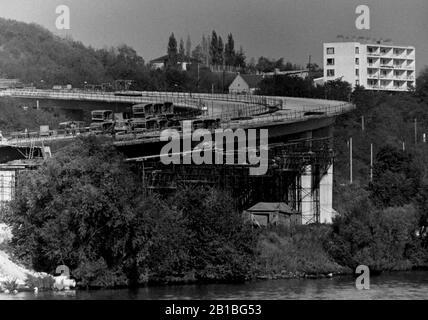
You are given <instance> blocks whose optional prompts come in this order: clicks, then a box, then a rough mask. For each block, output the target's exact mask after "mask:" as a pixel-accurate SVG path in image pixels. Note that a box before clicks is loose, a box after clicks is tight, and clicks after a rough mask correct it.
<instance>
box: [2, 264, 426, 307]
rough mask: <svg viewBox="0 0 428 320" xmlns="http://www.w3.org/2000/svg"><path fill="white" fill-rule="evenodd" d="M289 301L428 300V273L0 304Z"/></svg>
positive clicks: (52, 296) (44, 296)
mask: <svg viewBox="0 0 428 320" xmlns="http://www.w3.org/2000/svg"><path fill="white" fill-rule="evenodd" d="M2 299H3V300H11V299H14V300H92V299H102V300H112V299H116V300H124V299H125V300H153V299H156V300H157V299H160V300H170V299H171V300H175V299H184V300H186V299H192V300H193V299H196V300H198V299H208V300H217V299H221V300H223V299H224V300H229V299H232V300H233V299H242V300H270V299H272V300H289V299H296V300H297V299H310V300H312V299H314V300H325V299H334V300H336V299H338V300H354V299H363V300H367V299H370V300H372V299H415V300H416V299H417V300H420V299H428V272H427V271H414V272H400V273H390V274H383V275H380V276H374V277H372V278H371V279H370V290H363V291H360V290H357V289H356V287H355V281H354V279H353V278H352V277H349V276H346V277H345V276H344V277H337V278H332V279H303V280H271V281H255V282H248V283H245V284H209V285H177V286H160V287H146V288H141V289H139V290H135V291H131V290H100V291H77V292H67V293H51V292H50V293H39V294H37V295H35V294H34V293H28V292H27V293H19V294H17V295H5V294H0V300H2Z"/></svg>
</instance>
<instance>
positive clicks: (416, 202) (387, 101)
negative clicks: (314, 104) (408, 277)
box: [327, 71, 428, 270]
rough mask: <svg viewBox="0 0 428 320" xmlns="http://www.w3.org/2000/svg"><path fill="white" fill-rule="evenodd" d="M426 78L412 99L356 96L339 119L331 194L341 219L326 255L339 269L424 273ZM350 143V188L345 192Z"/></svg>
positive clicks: (427, 261)
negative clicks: (352, 107) (418, 269)
mask: <svg viewBox="0 0 428 320" xmlns="http://www.w3.org/2000/svg"><path fill="white" fill-rule="evenodd" d="M427 75H428V73H427V72H426V71H424V72H423V73H422V74H421V76H420V78H419V79H418V84H419V85H418V89H417V90H416V92H409V93H399V94H388V93H383V92H368V91H364V90H362V88H358V89H357V90H356V91H355V92H354V93H353V97H352V99H353V101H354V103H355V104H356V107H357V108H356V110H354V111H353V112H351V113H348V114H345V115H342V116H340V117H339V118H338V119H337V124H336V127H335V134H334V135H335V150H336V152H337V155H336V161H335V187H334V190H335V208H336V209H337V210H338V211H339V212H340V216H339V217H338V219H336V221H335V222H334V226H333V234H332V241H331V242H329V245H328V246H327V249H328V250H329V252H330V253H331V254H332V256H333V257H334V258H335V259H336V261H338V262H339V263H341V264H342V265H348V266H351V267H355V266H356V265H358V264H367V265H369V266H370V267H371V268H372V269H373V270H389V269H392V270H394V269H408V268H410V267H421V266H427V265H428V235H427V227H428V219H427V216H428V202H427V189H428V181H427V179H426V177H427V172H428V171H427V170H428V165H427V163H428V161H427V159H428V148H427V144H426V143H424V142H423V139H422V135H423V133H424V132H427V129H428V108H427V107H428V100H427V98H426V95H425V90H426V88H425V87H424V86H423V85H420V84H423V83H426V81H427V79H426V78H427ZM415 119H416V124H417V127H416V128H417V131H416V136H415ZM363 121H364V131H363V124H362V122H363ZM350 137H352V138H353V168H354V170H353V175H354V184H352V185H349V184H348V183H349V169H350V168H349V144H348V141H349V138H350ZM403 143H404V148H405V150H403ZM370 144H373V147H374V166H373V180H372V181H370Z"/></svg>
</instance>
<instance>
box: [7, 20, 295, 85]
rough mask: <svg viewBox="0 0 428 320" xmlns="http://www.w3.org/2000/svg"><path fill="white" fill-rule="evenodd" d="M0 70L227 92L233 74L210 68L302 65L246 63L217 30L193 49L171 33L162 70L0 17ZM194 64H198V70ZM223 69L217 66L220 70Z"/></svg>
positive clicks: (51, 78) (129, 53)
mask: <svg viewBox="0 0 428 320" xmlns="http://www.w3.org/2000/svg"><path fill="white" fill-rule="evenodd" d="M0 48H1V50H0V70H1V75H0V76H1V77H5V78H17V79H20V80H21V81H22V82H24V83H25V84H26V85H33V86H35V87H41V88H43V87H52V86H53V85H66V84H72V85H73V86H74V87H79V88H81V87H84V85H85V84H95V85H100V84H103V83H112V82H113V81H114V80H118V79H126V80H133V81H134V83H133V85H132V87H131V89H134V90H168V91H201V92H211V90H212V89H213V87H214V90H215V92H225V91H227V88H228V86H229V84H230V83H231V81H232V80H233V78H234V74H233V73H229V72H226V73H224V74H223V73H219V72H211V70H210V66H221V67H223V66H228V67H231V68H229V70H239V71H241V72H242V73H248V72H253V73H254V72H271V71H274V69H280V70H291V69H300V68H301V67H300V66H297V65H293V64H292V63H290V62H287V63H284V60H283V59H279V60H274V59H273V60H272V59H268V58H265V57H260V59H258V61H256V60H255V59H251V60H250V62H247V58H246V55H245V52H244V50H243V48H242V47H240V48H239V49H236V48H235V40H234V38H233V35H232V34H229V35H228V36H227V40H226V41H223V38H222V37H221V36H218V35H217V33H216V31H213V32H212V34H211V35H210V36H205V35H203V37H202V40H201V42H200V43H199V44H197V45H196V46H195V47H192V43H191V39H190V36H189V37H188V38H187V41H186V42H184V41H183V40H182V39H181V40H180V41H179V43H177V40H176V39H175V37H174V35H171V37H170V39H169V41H168V44H167V41H165V54H167V55H168V56H169V57H170V59H171V61H172V63H169V67H167V68H165V69H163V70H152V69H151V68H150V63H148V61H145V60H144V59H143V58H142V57H141V56H139V55H138V54H137V52H136V51H135V50H134V49H133V48H131V47H129V46H127V45H121V46H119V47H117V48H113V47H112V48H103V49H94V48H92V47H90V46H89V47H88V46H85V45H83V44H82V43H81V42H79V41H75V40H73V39H71V38H61V37H59V36H56V35H54V34H52V33H51V32H50V31H48V30H46V29H45V28H43V27H41V26H38V25H36V24H27V23H22V22H17V21H13V20H6V19H2V18H0ZM178 57H186V58H188V59H192V61H193V62H195V63H194V64H193V65H192V66H191V67H190V70H189V71H188V72H183V71H181V70H180V68H178V67H177V66H176V64H174V61H175V60H176V59H178ZM196 62H199V63H200V65H199V70H198V66H197V64H198V63H196ZM220 69H221V68H220Z"/></svg>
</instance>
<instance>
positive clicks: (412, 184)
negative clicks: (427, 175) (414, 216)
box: [370, 146, 421, 207]
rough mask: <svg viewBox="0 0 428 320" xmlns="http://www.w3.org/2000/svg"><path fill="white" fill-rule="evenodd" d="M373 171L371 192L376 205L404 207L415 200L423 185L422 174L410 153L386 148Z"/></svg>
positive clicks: (379, 153)
mask: <svg viewBox="0 0 428 320" xmlns="http://www.w3.org/2000/svg"><path fill="white" fill-rule="evenodd" d="M373 171H374V178H373V182H372V183H371V184H370V191H371V196H372V199H373V200H374V202H375V204H377V205H379V206H382V207H389V206H403V205H405V204H409V203H410V202H411V201H412V199H415V197H416V195H417V193H418V189H419V187H420V185H421V172H420V170H419V169H418V168H417V167H416V166H415V164H414V163H413V159H412V156H411V155H410V154H409V153H405V152H403V151H401V150H398V149H397V148H393V147H391V146H385V147H383V148H381V149H380V150H379V152H378V154H377V156H376V162H375V164H374V170H373Z"/></svg>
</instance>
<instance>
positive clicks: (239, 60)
mask: <svg viewBox="0 0 428 320" xmlns="http://www.w3.org/2000/svg"><path fill="white" fill-rule="evenodd" d="M246 59H247V58H246V57H245V53H244V49H243V48H242V46H241V47H240V48H239V51H238V53H237V54H236V58H235V67H240V68H245V66H246V63H245V60H246Z"/></svg>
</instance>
